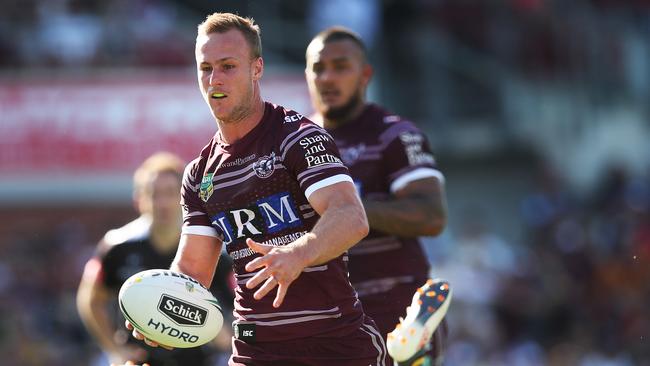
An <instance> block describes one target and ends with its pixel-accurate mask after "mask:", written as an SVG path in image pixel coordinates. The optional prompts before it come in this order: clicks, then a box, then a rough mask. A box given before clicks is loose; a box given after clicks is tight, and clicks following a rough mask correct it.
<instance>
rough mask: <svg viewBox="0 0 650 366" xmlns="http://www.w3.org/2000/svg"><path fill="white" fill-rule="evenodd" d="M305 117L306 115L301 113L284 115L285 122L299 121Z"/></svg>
mask: <svg viewBox="0 0 650 366" xmlns="http://www.w3.org/2000/svg"><path fill="white" fill-rule="evenodd" d="M304 117H305V116H303V115H302V114H300V113H298V114H294V115H291V116H284V123H291V122H298V121H300V120H301V119H303V118H304Z"/></svg>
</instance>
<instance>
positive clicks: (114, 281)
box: [84, 239, 122, 289]
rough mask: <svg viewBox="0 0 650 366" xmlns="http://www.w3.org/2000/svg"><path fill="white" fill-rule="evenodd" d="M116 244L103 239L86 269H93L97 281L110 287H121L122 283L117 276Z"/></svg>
mask: <svg viewBox="0 0 650 366" xmlns="http://www.w3.org/2000/svg"><path fill="white" fill-rule="evenodd" d="M115 249H116V246H115V245H110V244H109V243H107V242H106V241H105V240H104V239H102V240H101V241H100V242H99V243H98V244H97V247H96V248H95V253H94V255H93V257H92V258H91V259H90V260H89V261H88V263H87V264H86V267H85V268H84V272H85V271H93V272H94V277H95V281H96V282H97V283H100V284H102V285H104V286H105V287H107V288H110V289H119V288H120V286H121V285H122V283H121V281H120V279H119V278H118V276H117V267H118V264H117V260H118V259H117V257H118V255H117V253H115Z"/></svg>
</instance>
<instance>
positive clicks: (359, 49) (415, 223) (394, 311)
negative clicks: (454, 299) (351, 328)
mask: <svg viewBox="0 0 650 366" xmlns="http://www.w3.org/2000/svg"><path fill="white" fill-rule="evenodd" d="M305 76H306V79H307V83H308V85H309V93H310V97H311V101H312V104H313V106H314V108H315V114H314V115H313V116H311V117H310V118H311V119H312V120H313V121H314V122H316V123H319V124H320V125H322V126H323V127H325V129H326V130H327V131H328V132H329V133H330V134H331V136H332V137H333V138H334V141H335V142H336V144H337V146H338V148H339V150H340V151H341V157H342V159H343V162H344V163H345V164H346V165H347V166H348V168H349V169H350V173H351V175H352V178H353V179H354V183H355V186H356V187H357V190H358V192H359V195H360V196H361V199H362V202H363V206H364V208H365V210H366V214H367V216H368V222H369V225H370V234H369V235H368V237H366V238H365V239H363V240H362V241H361V242H359V243H358V244H357V245H355V246H354V247H352V248H350V250H349V257H350V261H349V265H348V266H349V271H350V281H351V282H352V285H353V286H354V288H355V289H356V291H357V293H358V295H359V298H360V299H361V302H362V304H363V308H364V311H366V313H367V314H368V315H369V316H370V317H371V318H373V320H374V321H375V323H376V324H377V326H378V327H379V330H380V331H381V333H382V334H383V335H384V336H388V343H389V351H390V350H391V346H390V343H391V341H392V340H398V339H399V338H400V337H409V336H410V337H414V335H413V334H415V333H410V331H411V330H412V329H411V328H410V327H411V325H412V323H413V322H411V319H412V318H413V317H412V316H413V315H414V314H411V316H409V315H408V314H410V313H412V312H417V311H418V309H420V312H419V313H418V314H419V315H418V316H417V317H418V318H420V319H425V321H426V324H427V326H426V327H425V328H426V329H427V330H426V331H428V332H433V335H432V337H431V341H430V342H429V344H428V345H425V346H422V347H420V351H418V352H417V353H416V354H415V356H413V357H412V358H411V359H409V360H406V361H404V362H403V363H400V365H409V366H410V365H434V364H435V365H437V364H441V363H442V361H443V357H442V356H443V350H444V341H445V339H446V332H447V330H446V323H445V322H444V320H443V322H442V324H441V326H440V327H438V330H437V331H435V332H434V329H436V325H437V324H438V323H437V322H438V321H439V319H441V317H443V316H444V314H445V311H446V308H447V306H448V303H449V298H450V297H449V296H448V295H447V293H448V291H449V286H448V284H447V283H446V282H438V281H433V280H427V278H428V276H429V263H428V261H427V258H426V255H425V253H424V252H423V250H422V247H421V245H420V241H419V239H418V237H420V236H435V235H438V234H440V233H441V232H442V230H443V229H444V227H445V225H446V200H445V191H444V176H443V174H442V173H441V172H440V171H439V170H438V167H437V165H436V162H435V159H434V157H433V154H432V153H431V149H430V146H429V143H428V139H427V137H426V135H425V134H424V133H423V132H422V131H421V130H420V129H418V128H417V127H416V126H415V125H414V124H413V123H411V122H410V121H408V120H406V119H403V118H402V117H400V116H397V115H394V114H392V113H390V112H387V111H386V110H384V109H383V108H381V107H380V106H378V105H376V104H372V103H368V102H366V99H365V93H366V88H367V86H368V84H369V82H370V79H371V77H372V67H371V66H370V64H369V63H368V61H367V55H366V48H365V45H364V43H363V41H362V40H361V38H360V37H359V36H358V35H357V34H355V33H354V32H352V31H351V30H349V29H347V28H344V27H332V28H328V29H325V30H323V31H322V32H320V33H319V34H318V35H316V36H315V37H314V39H313V40H312V41H311V43H310V44H309V46H308V47H307V51H306V70H305ZM423 284H424V286H422V285H423ZM420 286H422V287H420ZM412 301H413V303H412ZM418 303H419V304H420V306H418ZM443 303H446V305H445V306H443ZM422 304H423V305H422ZM409 305H410V310H408V311H407V316H406V319H405V321H402V320H400V316H404V313H405V309H406V308H407V307H408V306H409ZM414 305H415V306H414ZM434 314H435V316H434ZM397 323H400V326H399V328H398V329H396V332H394V333H393V332H391V331H392V330H393V329H394V328H395V326H396V324H397ZM389 333H390V334H389ZM418 337H419V334H418ZM391 338H394V339H391ZM402 341H403V340H402Z"/></svg>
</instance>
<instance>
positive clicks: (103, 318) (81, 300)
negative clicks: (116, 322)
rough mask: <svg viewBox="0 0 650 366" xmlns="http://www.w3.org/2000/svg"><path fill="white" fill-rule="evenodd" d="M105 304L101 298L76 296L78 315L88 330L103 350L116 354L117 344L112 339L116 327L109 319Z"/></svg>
mask: <svg viewBox="0 0 650 366" xmlns="http://www.w3.org/2000/svg"><path fill="white" fill-rule="evenodd" d="M105 306H106V303H105V302H104V301H102V300H98V299H88V298H85V297H83V296H80V297H78V298H77V307H78V309H79V316H80V318H81V320H82V322H83V324H84V326H85V327H86V329H87V330H88V332H89V333H90V334H91V335H92V336H93V338H94V339H95V340H96V342H97V344H99V346H100V348H101V349H102V350H103V351H104V352H106V353H108V354H116V353H118V346H117V345H116V344H115V342H114V341H113V334H114V333H115V331H116V329H115V327H114V326H113V324H112V323H111V321H110V320H109V317H108V314H107V311H106V308H105Z"/></svg>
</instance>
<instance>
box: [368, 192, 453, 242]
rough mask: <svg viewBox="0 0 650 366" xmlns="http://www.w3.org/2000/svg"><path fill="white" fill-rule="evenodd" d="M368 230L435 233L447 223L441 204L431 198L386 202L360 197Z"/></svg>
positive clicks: (418, 234) (405, 235)
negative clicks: (368, 225)
mask: <svg viewBox="0 0 650 366" xmlns="http://www.w3.org/2000/svg"><path fill="white" fill-rule="evenodd" d="M363 205H364V207H365V209H366V214H367V215H368V223H369V224H370V228H371V229H372V230H377V231H381V232H383V233H386V234H392V235H397V236H402V237H417V236H435V235H438V234H440V233H441V232H442V230H443V229H444V228H445V225H446V223H447V214H446V208H445V203H444V202H443V201H442V199H439V198H434V197H405V198H400V199H393V200H389V201H372V200H364V201H363Z"/></svg>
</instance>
